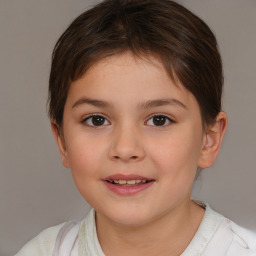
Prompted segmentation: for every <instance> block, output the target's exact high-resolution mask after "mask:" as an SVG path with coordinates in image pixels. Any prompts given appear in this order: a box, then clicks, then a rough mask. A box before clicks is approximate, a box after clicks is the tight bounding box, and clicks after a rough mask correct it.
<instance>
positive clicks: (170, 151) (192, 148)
mask: <svg viewBox="0 0 256 256" xmlns="http://www.w3.org/2000/svg"><path fill="white" fill-rule="evenodd" d="M193 131H194V130H193V129H191V128H190V129H188V128H184V129H182V127H181V129H179V130H178V131H177V132H175V133H174V132H173V133H170V134H169V135H167V136H165V137H162V138H158V141H154V142H153V143H152V144H151V146H150V148H151V149H152V150H151V152H150V155H151V158H152V160H153V161H154V163H155V164H156V165H157V167H158V169H159V170H160V171H161V172H162V173H165V174H170V175H175V174H176V175H181V174H182V172H186V174H187V173H188V172H192V173H194V172H195V171H196V168H197V162H198V160H199V157H200V152H201V143H202V139H201V133H200V132H193Z"/></svg>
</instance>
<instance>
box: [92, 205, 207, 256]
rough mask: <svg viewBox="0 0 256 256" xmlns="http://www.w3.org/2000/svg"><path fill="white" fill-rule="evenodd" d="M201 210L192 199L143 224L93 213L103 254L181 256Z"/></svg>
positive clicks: (202, 212) (199, 218)
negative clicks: (112, 219)
mask: <svg viewBox="0 0 256 256" xmlns="http://www.w3.org/2000/svg"><path fill="white" fill-rule="evenodd" d="M203 214H204V209H203V208H201V207H200V206H198V205H197V204H195V203H194V202H192V201H189V202H186V203H184V204H182V205H180V206H179V207H178V208H177V209H175V210H174V211H172V212H170V213H167V214H164V215H163V216H160V217H159V218H157V219H155V220H153V221H151V222H150V223H146V224H144V225H142V226H136V227H130V226H122V225H120V224H117V223H113V222H111V221H110V220H109V219H107V218H105V216H103V215H101V214H96V223H97V234H98V239H99V242H100V244H101V247H102V250H103V251H104V253H105V255H106V256H110V255H111V256H116V255H122V256H126V255H133V256H141V255H152V256H155V255H162V256H165V255H168V256H170V255H173V256H176V255H180V254H181V253H182V252H183V251H184V250H185V249H186V247H187V246H188V244H189V243H190V241H191V240H192V238H193V237H194V235H195V233H196V231H197V229H198V227H199V225H200V223H201V220H202V218H203Z"/></svg>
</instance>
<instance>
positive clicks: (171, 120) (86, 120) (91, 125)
mask: <svg viewBox="0 0 256 256" xmlns="http://www.w3.org/2000/svg"><path fill="white" fill-rule="evenodd" d="M93 117H100V118H102V119H104V123H105V121H107V122H108V124H110V122H109V121H108V120H107V118H106V117H104V116H103V115H102V114H92V115H89V116H87V117H85V118H84V119H83V120H82V121H81V123H82V124H86V125H88V126H90V127H94V128H99V127H102V126H105V125H106V124H105V125H104V123H103V124H102V125H98V126H97V125H93V123H92V118H93ZM156 117H161V118H164V125H150V126H155V127H165V126H168V125H170V124H172V123H175V121H174V120H173V119H171V118H170V117H168V116H166V115H164V114H154V115H152V116H151V117H149V118H148V119H147V121H146V123H147V122H148V121H149V120H151V119H152V120H153V118H156ZM88 120H91V124H88V123H87V122H88ZM166 121H167V122H168V124H166ZM108 124H107V125H108Z"/></svg>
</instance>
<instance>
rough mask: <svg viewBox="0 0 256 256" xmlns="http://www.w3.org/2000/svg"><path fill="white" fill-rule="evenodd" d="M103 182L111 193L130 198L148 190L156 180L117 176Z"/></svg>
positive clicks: (135, 176)
mask: <svg viewBox="0 0 256 256" xmlns="http://www.w3.org/2000/svg"><path fill="white" fill-rule="evenodd" d="M103 182H104V184H105V185H106V187H107V188H108V189H109V190H110V191H111V192H114V193H115V194H118V195H121V196H130V195H134V194H137V193H139V192H142V191H144V190H146V189H147V188H149V187H150V186H151V185H153V184H154V183H155V180H154V179H150V178H146V177H143V176H138V175H133V174H130V175H123V174H116V175H112V176H109V177H106V178H105V179H104V180H103Z"/></svg>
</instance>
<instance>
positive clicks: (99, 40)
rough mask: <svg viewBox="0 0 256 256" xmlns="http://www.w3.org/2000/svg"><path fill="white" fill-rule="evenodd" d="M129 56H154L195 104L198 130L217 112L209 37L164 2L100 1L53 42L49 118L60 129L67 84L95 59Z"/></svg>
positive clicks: (216, 67) (217, 78) (215, 59)
mask: <svg viewBox="0 0 256 256" xmlns="http://www.w3.org/2000/svg"><path fill="white" fill-rule="evenodd" d="M126 51H130V52H132V53H133V54H134V55H135V56H154V57H156V58H158V59H159V60H160V61H161V62H162V63H163V65H164V67H165V69H166V71H167V72H168V73H169V75H170V77H171V78H172V79H174V77H177V78H178V79H179V81H180V82H181V83H182V84H183V85H184V87H185V88H186V89H187V90H189V91H190V92H191V93H192V94H193V95H194V96H195V98H196V99H197V101H198V103H199V106H200V110H201V115H202V120H203V123H204V124H211V123H213V122H214V121H215V118H216V116H217V114H218V113H219V112H220V111H221V94H222V85H223V74H222V64H221V58H220V54H219V51H218V46H217V42H216V39H215V36H214V34H213V33H212V31H211V30H210V29H209V27H208V26H207V25H206V24H205V23H204V22H203V21H202V20H201V19H200V18H198V17H197V16H195V15H194V14H193V13H191V12H190V11H189V10H187V9H186V8H185V7H183V6H181V5H179V4H177V3H176V2H173V1H169V0H161V1H159V0H133V1H132V0H105V1H103V2H101V3H100V4H98V5H96V6H95V7H93V8H92V9H90V10H88V11H86V12H84V13H83V14H81V15H80V16H79V17H77V18H76V19H75V20H74V21H73V22H72V23H71V25H70V26H69V27H68V28H67V30H66V31H65V32H64V33H63V34H62V36H61V37H60V39H59V40H58V42H57V44H56V46H55V48H54V51H53V56H52V66H51V73H50V79H49V116H50V118H51V119H52V120H55V122H56V124H57V125H58V126H59V127H60V126H61V125H62V119H63V111H64V106H65V102H66V99H67V94H68V90H69V87H70V85H71V83H72V82H73V81H75V80H77V79H78V78H80V77H81V76H82V75H83V74H84V73H85V72H86V70H88V69H89V68H90V67H91V66H92V65H93V64H95V63H96V62H98V61H100V60H101V59H103V58H105V57H108V56H113V55H117V54H121V53H123V52H126Z"/></svg>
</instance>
